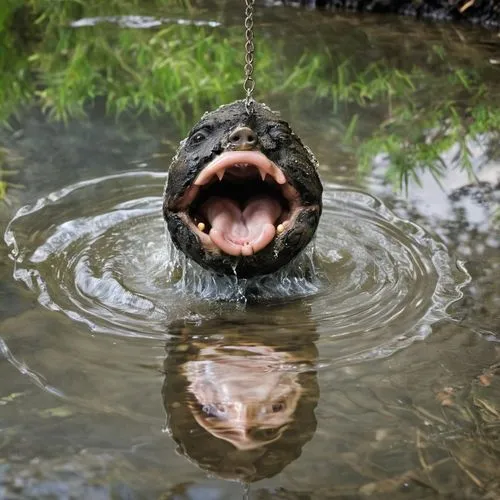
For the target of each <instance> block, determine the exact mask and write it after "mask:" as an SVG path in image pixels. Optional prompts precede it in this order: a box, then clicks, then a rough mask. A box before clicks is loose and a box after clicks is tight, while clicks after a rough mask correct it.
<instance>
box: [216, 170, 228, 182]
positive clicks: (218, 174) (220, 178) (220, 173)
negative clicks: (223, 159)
mask: <svg viewBox="0 0 500 500" xmlns="http://www.w3.org/2000/svg"><path fill="white" fill-rule="evenodd" d="M225 173H226V169H225V168H221V169H220V170H218V171H217V172H215V175H216V176H217V177H218V178H219V180H220V181H221V180H222V178H223V177H224V174H225Z"/></svg>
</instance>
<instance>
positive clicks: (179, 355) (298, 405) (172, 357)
mask: <svg viewBox="0 0 500 500" xmlns="http://www.w3.org/2000/svg"><path fill="white" fill-rule="evenodd" d="M266 319H268V318H267V315H266ZM272 319H273V317H272V315H271V322H272ZM274 319H276V318H274ZM250 328H251V327H250V326H249V325H248V324H237V323H236V322H235V321H234V320H232V321H221V320H219V321H217V323H215V322H211V323H205V324H202V325H199V326H195V327H188V326H186V325H183V327H181V328H180V329H179V330H180V331H179V333H180V335H179V337H178V340H177V341H176V342H175V343H173V344H172V345H171V346H169V348H168V355H167V358H166V360H165V372H166V377H165V382H164V385H163V391H162V392H163V401H164V405H165V409H166V412H167V425H168V428H169V431H170V433H171V435H172V437H173V438H174V440H175V441H176V442H177V443H178V445H179V451H180V452H181V453H182V454H183V455H185V456H186V457H187V458H188V459H190V460H191V461H193V462H194V463H195V464H196V465H198V466H199V467H201V468H202V469H204V470H206V471H207V472H210V473H211V474H215V475H218V476H219V477H222V478H225V479H233V480H240V481H245V482H251V481H257V480H259V479H262V478H264V477H271V476H273V475H275V474H277V473H278V472H280V471H281V470H282V469H283V468H284V467H285V466H286V465H287V464H289V463H290V462H292V461H293V460H295V459H296V458H298V457H299V456H300V454H301V451H302V447H303V445H304V444H305V443H306V442H307V441H309V440H310V439H311V438H312V436H313V434H314V431H315V429H316V419H315V416H314V409H315V407H316V404H317V401H318V396H319V391H318V384H317V378H316V372H315V370H314V365H315V362H316V359H317V351H316V347H315V345H314V340H315V334H314V332H311V331H309V332H307V331H301V332H300V333H297V328H296V327H295V326H291V325H290V324H289V323H288V324H287V325H283V326H279V324H276V321H275V324H270V325H269V327H268V328H266V330H267V331H268V332H269V333H265V334H263V333H262V331H251V330H250Z"/></svg>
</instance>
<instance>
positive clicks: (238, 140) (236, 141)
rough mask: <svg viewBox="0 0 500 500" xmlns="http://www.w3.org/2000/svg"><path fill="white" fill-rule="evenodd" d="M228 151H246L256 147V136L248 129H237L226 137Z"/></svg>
mask: <svg viewBox="0 0 500 500" xmlns="http://www.w3.org/2000/svg"><path fill="white" fill-rule="evenodd" d="M228 146H229V148H230V149H236V150H240V151H246V150H250V149H254V148H255V147H256V146H257V134H256V133H255V132H254V131H253V130H252V129H251V128H250V127H237V128H235V129H234V130H233V131H232V132H231V133H230V134H229V137H228Z"/></svg>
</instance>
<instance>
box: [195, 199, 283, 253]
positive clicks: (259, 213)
mask: <svg viewBox="0 0 500 500" xmlns="http://www.w3.org/2000/svg"><path fill="white" fill-rule="evenodd" d="M201 212H202V214H203V215H204V216H205V217H206V218H207V220H208V222H209V223H210V225H211V226H212V229H211V230H210V238H211V239H212V241H213V242H214V243H215V244H216V245H217V246H218V247H219V248H220V249H221V250H222V251H223V252H224V253H227V254H228V255H235V256H237V255H245V256H248V255H252V254H254V253H257V252H258V251H259V250H262V249H263V248H265V247H266V246H267V245H268V244H269V243H270V242H271V240H272V239H273V238H274V235H275V234H276V228H275V227H274V224H275V222H276V220H277V219H278V217H279V216H280V214H281V205H280V204H279V203H278V202H277V201H276V200H274V199H272V198H270V197H269V196H259V197H255V198H251V199H250V200H249V201H248V203H247V204H246V205H245V208H244V209H243V211H242V210H241V209H240V207H239V206H238V204H237V203H236V202H235V201H234V200H231V199H229V198H219V197H216V196H214V197H212V198H210V199H209V200H207V201H206V202H205V203H204V204H203V206H202V207H201Z"/></svg>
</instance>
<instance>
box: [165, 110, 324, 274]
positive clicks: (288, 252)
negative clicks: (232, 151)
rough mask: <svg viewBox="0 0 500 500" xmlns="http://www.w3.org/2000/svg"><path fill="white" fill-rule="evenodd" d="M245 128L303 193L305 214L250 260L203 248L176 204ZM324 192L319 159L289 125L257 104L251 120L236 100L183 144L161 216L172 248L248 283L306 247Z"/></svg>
mask: <svg viewBox="0 0 500 500" xmlns="http://www.w3.org/2000/svg"><path fill="white" fill-rule="evenodd" d="M241 126H245V127H249V128H251V129H252V130H253V131H254V133H255V134H256V135H257V146H256V147H255V150H257V151H261V152H262V153H263V154H265V155H266V156H267V157H268V158H269V159H270V160H271V161H273V162H274V163H275V164H276V165H278V166H279V167H280V168H281V170H282V171H283V173H284V174H285V176H286V178H287V180H288V182H289V183H290V184H291V185H292V186H293V187H294V188H295V189H296V190H297V191H298V193H299V194H300V197H301V205H302V206H303V207H305V210H303V211H302V212H301V213H300V214H299V215H298V217H297V219H296V222H295V223H294V224H293V227H292V228H290V229H289V230H288V231H285V232H284V233H283V234H281V235H278V236H276V237H275V238H274V239H273V240H272V241H271V243H269V245H267V247H266V248H264V249H262V250H261V251H259V252H257V253H255V254H254V255H251V256H248V257H243V256H239V257H232V256H229V255H226V254H223V253H222V252H218V253H216V252H210V251H208V250H207V249H205V247H204V246H203V245H202V244H201V243H200V240H199V238H198V236H197V235H196V234H195V233H194V232H193V231H192V230H191V229H190V228H189V227H188V226H187V225H186V224H185V223H184V222H183V220H182V219H181V217H179V214H178V211H177V209H176V202H177V201H178V200H179V198H180V197H181V196H182V195H183V194H184V193H185V192H186V189H187V188H188V187H189V186H191V184H192V183H193V182H194V180H195V178H196V177H197V175H198V174H199V173H200V172H201V170H203V168H204V167H205V166H206V165H207V164H208V163H209V162H210V161H212V160H213V159H214V158H216V157H217V156H218V155H220V154H221V153H223V152H224V151H227V150H228V144H229V142H228V137H229V135H230V134H231V132H232V131H233V130H235V129H236V128H237V127H241ZM200 131H204V132H205V133H206V138H205V139H204V140H202V141H201V142H199V141H196V140H195V137H197V134H198V133H199V132H200ZM322 191H323V188H322V185H321V181H320V179H319V176H318V172H317V166H316V160H315V159H314V157H313V155H312V153H311V152H310V151H309V150H308V149H307V148H306V147H305V146H304V145H303V144H302V142H301V140H300V139H299V138H298V137H297V136H296V135H295V134H294V133H293V132H292V130H291V129H290V126H289V125H288V124H287V123H286V122H285V121H283V120H281V119H280V118H279V116H278V115H277V114H276V113H274V112H272V111H271V110H270V109H269V108H267V107H266V106H264V105H262V104H259V103H255V112H254V113H253V114H252V115H250V116H248V115H247V114H246V112H245V104H244V102H243V101H237V102H234V103H232V104H229V105H225V106H222V107H220V108H219V109H217V110H215V111H212V112H210V113H207V114H205V115H204V116H203V117H202V118H201V120H200V121H199V122H198V123H197V124H196V125H195V126H194V127H193V129H192V130H191V132H190V133H189V135H188V137H187V139H186V140H185V141H183V142H182V143H181V145H180V148H179V150H178V151H177V154H176V155H175V157H174V159H173V160H172V164H171V166H170V170H169V176H168V181H167V185H166V188H165V194H164V202H163V214H164V217H165V220H166V222H167V226H168V229H169V231H170V235H171V237H172V240H173V242H174V244H175V245H176V247H177V248H179V249H180V250H181V251H182V252H183V253H184V254H185V255H187V256H188V257H190V258H191V259H193V260H194V261H196V262H197V263H198V264H200V265H201V266H202V267H204V268H206V269H210V270H213V271H215V272H216V273H218V274H235V273H236V274H237V275H238V277H242V278H248V277H252V276H257V275H262V274H269V273H272V272H274V271H276V270H278V269H279V268H281V267H282V266H284V265H285V264H287V263H288V262H290V261H291V260H292V259H293V258H294V257H296V256H297V255H298V254H299V253H300V252H301V251H302V250H303V249H304V248H305V247H306V246H307V245H308V243H309V242H310V241H311V239H312V238H313V236H314V234H315V232H316V228H317V226H318V222H319V218H320V215H321V209H322V202H321V196H322Z"/></svg>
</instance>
